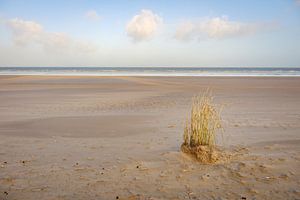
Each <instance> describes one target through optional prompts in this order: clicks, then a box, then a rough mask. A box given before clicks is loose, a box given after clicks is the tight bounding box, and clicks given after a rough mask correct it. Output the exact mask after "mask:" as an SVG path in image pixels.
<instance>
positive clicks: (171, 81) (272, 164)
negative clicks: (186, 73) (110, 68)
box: [0, 76, 300, 200]
mask: <svg viewBox="0 0 300 200" xmlns="http://www.w3.org/2000/svg"><path fill="white" fill-rule="evenodd" d="M208 87H209V88H211V90H212V91H213V94H214V96H215V101H216V103H218V104H220V105H222V106H223V107H224V108H223V112H222V121H223V127H224V132H223V133H222V134H219V135H218V141H217V142H218V146H220V147H221V148H222V149H223V150H224V151H225V152H227V153H228V155H230V158H228V159H226V160H222V161H220V162H218V163H216V164H211V165H205V164H201V163H198V162H196V161H195V160H193V159H192V158H191V157H189V156H187V155H185V154H183V153H181V152H180V145H181V143H182V141H183V140H182V135H183V126H184V123H185V119H186V117H187V116H188V114H189V112H190V107H191V98H192V97H193V96H194V95H197V94H199V93H201V92H203V91H205V90H206V88H208ZM299 130H300V78H296V77H285V78H284V77H281V78H280V77H268V78H266V77H260V78H259V77H80V76H78V77H76V76H69V77H66V76H0V199H1V200H2V199H3V200H13V199H26V200H31V199H43V200H54V199H61V200H63V199H69V200H71V199H72V200H74V199H131V200H134V199H174V200H175V199H218V200H221V199H300V132H299Z"/></svg>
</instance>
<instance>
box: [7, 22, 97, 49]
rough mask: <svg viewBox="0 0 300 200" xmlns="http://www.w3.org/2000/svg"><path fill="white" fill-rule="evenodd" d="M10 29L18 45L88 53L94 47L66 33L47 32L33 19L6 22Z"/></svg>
mask: <svg viewBox="0 0 300 200" xmlns="http://www.w3.org/2000/svg"><path fill="white" fill-rule="evenodd" d="M6 24H7V26H8V28H9V29H10V30H11V31H12V34H13V40H14V43H15V44H16V45H18V46H26V45H40V46H42V47H43V48H44V49H45V50H47V51H51V52H59V53H61V52H79V53H90V52H94V51H95V50H96V47H95V46H94V45H93V44H91V43H89V42H86V41H81V40H77V39H73V38H72V37H71V36H69V35H68V34H66V33H61V32H47V31H45V30H44V28H43V26H42V25H40V24H38V23H36V22H34V21H25V20H22V19H19V18H15V19H10V20H8V21H7V22H6Z"/></svg>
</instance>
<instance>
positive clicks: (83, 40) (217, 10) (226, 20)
mask: <svg viewBox="0 0 300 200" xmlns="http://www.w3.org/2000/svg"><path fill="white" fill-rule="evenodd" d="M5 66H47V67H48V66H99V67H106V66H107V67H147V66H149V67H156V66H157V67H164V66H167V67H300V0H263V1H262V0H222V1H221V0H206V1H205V0H163V1H162V0H161V1H158V0H152V1H146V0H140V1H138V0H123V1H121V0H110V1H100V0H99V1H89V0H72V1H68V0H65V1H63V0H51V1H46V0H45V1H40V0H0V67H5Z"/></svg>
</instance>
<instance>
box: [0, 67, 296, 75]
mask: <svg viewBox="0 0 300 200" xmlns="http://www.w3.org/2000/svg"><path fill="white" fill-rule="evenodd" d="M0 75H55V76H57V75H60V76H204V77H205V76H215V77H224V76H229V77H236V76H243V77H256V76H259V77H276V76H280V77H289V76H291V77H293V76H300V68H296V67H295V68H287V67H285V68H284V67H280V68H279V67H0Z"/></svg>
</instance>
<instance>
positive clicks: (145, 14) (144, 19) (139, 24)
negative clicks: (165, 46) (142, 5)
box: [126, 10, 163, 42]
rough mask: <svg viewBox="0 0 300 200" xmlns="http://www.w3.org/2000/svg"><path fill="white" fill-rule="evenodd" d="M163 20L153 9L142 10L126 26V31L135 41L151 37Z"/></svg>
mask: <svg viewBox="0 0 300 200" xmlns="http://www.w3.org/2000/svg"><path fill="white" fill-rule="evenodd" d="M162 22H163V20H162V18H161V17H160V16H158V15H157V14H155V13H153V12H152V11H151V10H141V12H140V13H139V14H138V15H135V16H134V17H133V18H132V19H131V20H130V21H129V22H128V23H127V26H126V32H127V35H128V36H129V37H131V38H132V39H133V40H134V41H136V42H138V41H143V40H148V39H151V38H152V37H153V36H154V35H155V34H156V33H157V31H158V28H159V26H160V25H161V24H162Z"/></svg>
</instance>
